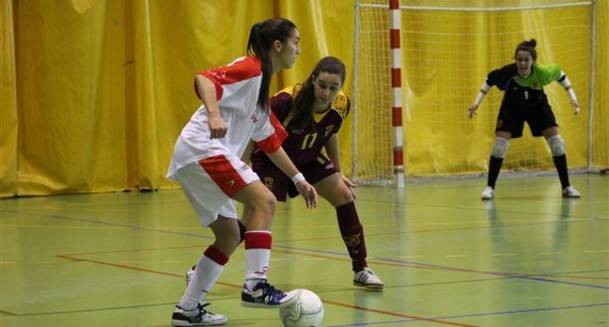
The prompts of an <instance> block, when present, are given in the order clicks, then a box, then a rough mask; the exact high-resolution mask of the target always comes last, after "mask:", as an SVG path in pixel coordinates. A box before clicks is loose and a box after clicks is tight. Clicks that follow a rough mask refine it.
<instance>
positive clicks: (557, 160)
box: [552, 154, 571, 189]
mask: <svg viewBox="0 0 609 327" xmlns="http://www.w3.org/2000/svg"><path fill="white" fill-rule="evenodd" d="M552 160H554V166H556V171H558V178H559V179H560V185H562V188H563V189H564V188H565V187H567V186H569V185H571V184H569V171H568V169H567V155H566V154H563V155H562V156H556V157H552Z"/></svg>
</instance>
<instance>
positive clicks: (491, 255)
mask: <svg viewBox="0 0 609 327" xmlns="http://www.w3.org/2000/svg"><path fill="white" fill-rule="evenodd" d="M571 179H572V183H573V185H574V186H576V187H577V188H578V189H579V191H580V192H581V193H582V198H581V199H562V198H561V196H560V190H559V183H558V178H556V177H555V176H545V177H543V176H542V177H530V176H529V177H516V178H501V177H500V179H499V182H498V189H497V194H496V196H497V198H496V199H495V200H494V201H490V202H482V201H481V200H480V199H479V194H480V191H481V190H482V188H483V186H484V180H483V179H466V180H450V181H441V182H434V183H418V182H417V183H410V184H407V186H406V187H407V188H406V190H405V191H402V192H399V191H397V190H396V189H392V188H382V187H359V188H358V189H357V207H358V209H359V213H360V216H361V219H362V221H363V224H364V226H365V232H366V236H367V244H368V255H369V265H370V267H371V268H372V269H374V271H375V272H377V274H378V275H379V276H380V277H382V279H383V280H384V282H385V284H386V286H385V289H384V291H382V292H367V291H364V290H361V289H358V288H356V287H354V286H353V285H352V282H351V279H352V276H353V275H352V273H351V271H350V262H349V259H348V256H347V255H346V251H345V249H344V246H343V244H342V241H341V240H340V238H339V236H338V235H339V234H338V227H337V224H336V221H335V220H336V218H335V214H334V210H333V209H332V208H331V207H330V206H329V205H328V204H327V203H321V204H320V206H319V207H318V208H317V209H315V210H307V209H305V208H304V203H303V201H302V199H301V198H297V199H295V200H292V201H291V202H290V203H288V204H285V205H283V204H282V205H279V206H278V208H277V210H276V215H275V222H274V227H273V254H272V258H271V260H272V261H271V273H270V280H271V282H272V283H273V284H275V286H277V287H280V288H282V289H284V290H289V289H293V288H308V289H311V290H313V291H315V292H316V293H317V294H319V295H320V297H321V298H322V300H323V301H324V304H325V313H326V314H325V318H324V326H327V327H328V326H332V327H337V326H443V325H444V326H608V325H609V223H608V222H609V176H601V175H575V176H571ZM0 210H1V216H0V239H1V248H0V283H1V288H0V326H2V327H13V326H19V327H22V326H62V327H63V326H169V323H170V316H171V312H172V309H173V306H174V305H175V303H176V301H177V300H178V299H179V297H180V296H181V294H182V291H183V289H184V285H185V284H184V272H185V271H186V270H187V269H188V268H189V267H190V266H191V264H193V262H194V261H195V260H196V259H197V258H198V256H199V254H200V253H201V251H202V250H203V249H204V248H206V247H207V245H208V244H209V243H210V240H211V237H210V236H211V233H210V231H209V230H207V229H202V228H200V227H199V226H198V221H197V220H196V219H195V215H194V212H193V211H192V209H191V208H190V206H189V204H188V203H187V201H186V199H185V197H184V196H183V194H182V192H181V191H179V190H175V191H159V192H150V193H138V192H131V193H109V194H88V195H64V196H47V197H26V198H13V199H4V200H0ZM243 270H244V257H243V250H242V249H240V250H238V251H237V252H236V253H235V255H234V256H233V257H232V258H231V260H230V261H229V263H228V264H227V266H226V269H225V271H224V273H223V275H222V276H221V278H220V282H219V283H218V284H217V285H216V286H215V287H214V288H213V289H212V291H211V294H210V296H209V297H208V300H210V301H211V302H212V305H211V306H210V307H209V309H210V310H211V311H212V312H221V313H224V314H226V315H228V318H229V323H228V326H248V327H257V326H260V327H263V326H264V327H267V326H280V322H279V319H278V314H277V310H268V309H249V308H243V307H241V306H240V303H239V296H240V284H241V283H242V279H243V274H244V272H243Z"/></svg>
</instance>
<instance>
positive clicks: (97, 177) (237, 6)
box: [0, 0, 609, 197]
mask: <svg viewBox="0 0 609 327" xmlns="http://www.w3.org/2000/svg"><path fill="white" fill-rule="evenodd" d="M1 1H2V6H1V8H0V9H1V10H2V11H1V12H0V17H1V18H2V21H1V22H0V28H1V30H0V37H1V38H2V39H1V40H0V41H1V42H0V44H1V52H0V53H1V58H0V70H1V72H2V75H1V76H0V81H1V82H0V114H1V118H0V120H1V122H0V126H1V130H0V137H1V139H0V178H1V180H0V197H7V196H14V195H44V194H57V193H85V192H105V191H120V190H125V189H129V190H137V189H158V188H173V187H176V185H175V184H174V183H173V182H170V181H168V180H167V179H165V177H164V175H165V171H166V167H167V164H168V162H169V159H170V156H171V152H172V150H173V144H174V142H175V140H176V138H177V136H178V134H179V132H180V130H181V128H182V127H183V125H184V124H185V122H186V121H187V120H188V119H189V117H190V115H191V114H192V112H193V111H194V110H195V108H196V107H197V105H198V100H197V98H196V96H195V95H194V92H193V77H194V73H195V72H196V71H198V70H201V69H205V68H208V67H213V66H217V65H222V64H226V63H228V62H229V61H230V60H232V59H234V58H235V57H237V56H241V55H243V54H245V47H246V43H247V37H248V33H249V28H250V26H251V25H252V24H253V23H254V22H257V21H261V20H264V19H266V18H269V17H273V16H283V17H286V18H289V19H291V20H293V21H294V22H295V23H296V24H297V25H298V27H299V30H300V33H301V38H302V40H301V47H302V54H301V56H300V58H299V61H298V62H297V64H296V65H295V67H294V68H292V69H290V70H288V71H285V72H283V73H282V74H281V75H280V76H278V77H277V78H274V81H273V86H272V90H278V89H279V88H281V87H283V86H284V85H288V84H292V83H295V82H300V81H303V80H304V79H305V78H306V77H307V75H308V74H309V73H310V71H311V70H312V69H313V66H314V64H315V63H316V62H317V60H318V59H319V58H320V57H322V56H325V55H333V56H336V57H339V58H341V59H342V60H343V61H344V62H345V64H346V65H347V69H348V74H350V73H351V72H352V71H353V70H352V63H353V2H352V1H347V0H343V1H325V0H310V1H290V0H256V1H251V0H230V1H228V0H226V1H198V0H182V1H165V0H29V1H19V0H12V1H11V0H1ZM608 11H609V8H608V5H607V1H604V0H603V1H598V4H597V26H598V27H597V34H596V35H597V49H596V51H597V52H596V53H597V62H596V64H597V75H596V85H597V86H596V90H595V93H594V94H595V121H596V122H597V123H596V124H597V125H596V126H595V131H596V133H595V134H594V138H595V147H601V148H599V149H596V153H598V157H595V161H596V163H597V164H599V165H604V166H607V165H609V158H608V157H607V145H608V144H609V142H607V139H608V134H607V133H608V132H607V129H606V128H605V125H606V122H607V118H609V117H608V115H609V114H608V108H607V100H609V99H607V97H608V96H607V94H609V89H608V87H609V81H608V79H609V76H608V75H607V74H602V73H601V72H602V71H604V72H606V71H607V69H609V63H608V60H607V58H608V57H607V50H608V49H607V47H608V44H609V35H608V34H609V31H608V28H607V21H608V17H607V13H608ZM431 23H433V22H430V24H431ZM558 62H559V63H560V60H558ZM485 67H490V66H488V65H487V66H485ZM475 75H476V77H475V78H472V83H474V84H479V83H480V81H479V79H480V78H479V77H480V76H482V75H480V74H475ZM350 81H351V78H350V76H349V75H348V79H347V85H346V88H345V91H346V92H347V94H349V95H351V83H350ZM468 96H473V95H468ZM409 128H410V130H412V131H416V128H415V127H409ZM439 128H443V127H442V126H439ZM408 130H409V129H407V131H408ZM350 131H351V121H347V123H346V124H345V126H344V127H343V132H342V133H341V135H340V140H341V147H342V149H343V152H342V153H343V158H342V159H343V160H342V161H343V162H342V165H343V167H345V168H347V169H346V170H347V172H348V167H349V163H350V161H351V157H350V155H351V151H350V148H351V135H350ZM424 133H427V131H424ZM423 135H427V134H423ZM445 141H446V140H445ZM449 141H450V140H449ZM447 142H448V141H447ZM451 142H452V141H450V142H448V143H449V144H451V147H458V144H452V143H451ZM603 142H604V143H603ZM597 144H599V145H597ZM569 145H570V146H571V147H573V145H572V144H569ZM582 146H584V145H582ZM602 147H604V148H602ZM413 151H415V152H414V153H416V151H419V150H416V149H413ZM481 151H482V150H481ZM570 151H573V149H571V150H570ZM482 152H484V154H483V156H484V157H486V156H487V153H486V152H487V151H486V150H485V151H482ZM575 152H576V153H579V149H578V150H576V151H575ZM602 153H604V155H603V154H602ZM419 157H420V158H425V156H424V155H421V156H419ZM442 160H444V159H442ZM447 160H448V159H447ZM577 160H579V159H577ZM411 164H412V162H411ZM423 164H425V165H428V166H432V165H434V164H438V163H437V162H436V163H433V162H426V163H425V162H423ZM456 170H458V169H456Z"/></svg>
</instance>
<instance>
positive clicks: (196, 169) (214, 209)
mask: <svg viewBox="0 0 609 327" xmlns="http://www.w3.org/2000/svg"><path fill="white" fill-rule="evenodd" d="M173 177H174V178H175V179H176V180H177V181H178V182H180V184H181V185H182V189H183V190H184V193H185V194H186V197H187V198H188V200H189V201H190V204H191V205H192V206H193V208H194V209H195V211H196V212H197V215H198V216H199V220H200V222H201V225H202V226H205V227H207V226H209V225H210V224H211V223H213V222H214V221H216V219H218V215H221V216H223V217H227V218H234V219H237V218H238V216H237V207H236V205H235V201H234V200H232V199H231V197H232V196H233V195H234V194H235V193H236V192H238V191H239V190H241V189H243V188H244V187H246V186H247V185H249V184H251V183H253V182H255V181H258V180H260V179H259V178H258V175H256V173H254V171H253V170H252V169H251V168H250V166H248V165H247V164H246V163H245V162H243V161H241V160H240V159H239V158H238V157H237V156H235V155H234V154H229V153H226V154H223V155H216V156H213V157H208V158H204V159H201V160H199V161H198V162H193V163H190V164H188V165H186V166H184V167H182V168H180V169H179V170H178V171H177V172H176V174H175V176H173Z"/></svg>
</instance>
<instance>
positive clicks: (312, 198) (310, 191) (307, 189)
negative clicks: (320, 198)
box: [296, 180, 317, 209]
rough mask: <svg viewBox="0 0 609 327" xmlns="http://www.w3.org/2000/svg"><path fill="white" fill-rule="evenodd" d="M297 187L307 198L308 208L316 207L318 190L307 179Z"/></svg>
mask: <svg viewBox="0 0 609 327" xmlns="http://www.w3.org/2000/svg"><path fill="white" fill-rule="evenodd" d="M296 189H297V190H298V192H299V193H300V194H302V196H303V197H304V199H305V203H306V204H307V208H311V209H312V208H315V207H316V206H317V191H315V188H314V187H313V186H312V185H311V184H309V182H307V181H306V180H302V181H300V182H298V183H297V184H296Z"/></svg>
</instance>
